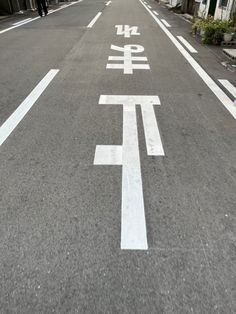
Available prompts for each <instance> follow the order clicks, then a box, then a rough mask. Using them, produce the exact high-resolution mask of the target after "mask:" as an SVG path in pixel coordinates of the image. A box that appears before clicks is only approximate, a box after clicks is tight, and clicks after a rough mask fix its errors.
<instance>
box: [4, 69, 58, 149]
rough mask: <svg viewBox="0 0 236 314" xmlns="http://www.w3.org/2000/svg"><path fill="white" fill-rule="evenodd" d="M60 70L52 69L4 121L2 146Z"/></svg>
mask: <svg viewBox="0 0 236 314" xmlns="http://www.w3.org/2000/svg"><path fill="white" fill-rule="evenodd" d="M58 72H59V70H55V69H52V70H50V71H49V72H48V73H47V74H46V76H45V77H44V78H43V79H42V80H41V81H40V82H39V83H38V85H37V86H36V87H35V88H34V89H33V90H32V92H31V93H30V94H29V96H28V97H27V98H26V99H25V100H24V101H23V102H22V103H21V104H20V105H19V107H18V108H17V109H16V110H15V111H14V112H13V114H12V115H11V116H10V117H9V118H8V119H7V120H6V121H5V122H4V123H3V125H2V126H1V128H0V146H1V145H2V143H3V142H4V141H5V140H6V139H7V138H8V136H9V135H10V134H11V133H12V131H13V130H14V129H15V127H16V126H17V125H18V124H19V123H20V121H21V120H22V119H23V118H24V116H25V115H26V114H27V112H28V111H29V110H30V109H31V107H32V106H33V105H34V103H35V102H36V101H37V99H38V98H39V97H40V95H41V94H42V93H43V92H44V90H45V89H46V88H47V86H48V85H49V83H50V82H51V81H52V80H53V78H54V77H55V75H56V74H57V73H58Z"/></svg>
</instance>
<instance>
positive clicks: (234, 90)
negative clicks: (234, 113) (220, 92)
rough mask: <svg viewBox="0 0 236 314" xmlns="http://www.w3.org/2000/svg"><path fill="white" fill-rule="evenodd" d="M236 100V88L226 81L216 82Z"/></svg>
mask: <svg viewBox="0 0 236 314" xmlns="http://www.w3.org/2000/svg"><path fill="white" fill-rule="evenodd" d="M218 81H219V82H220V83H221V84H222V85H223V86H224V87H225V88H226V89H227V90H228V91H229V92H230V93H231V94H232V95H233V97H234V98H236V87H234V85H233V84H231V83H230V82H229V81H228V80H218Z"/></svg>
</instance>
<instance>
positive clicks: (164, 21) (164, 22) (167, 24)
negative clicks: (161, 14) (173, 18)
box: [161, 19, 171, 27]
mask: <svg viewBox="0 0 236 314" xmlns="http://www.w3.org/2000/svg"><path fill="white" fill-rule="evenodd" d="M161 21H162V23H163V24H164V25H165V26H166V27H171V25H170V24H169V23H168V22H167V21H166V20H165V19H161Z"/></svg>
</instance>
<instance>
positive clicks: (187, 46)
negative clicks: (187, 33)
mask: <svg viewBox="0 0 236 314" xmlns="http://www.w3.org/2000/svg"><path fill="white" fill-rule="evenodd" d="M177 38H178V39H179V40H180V41H181V42H182V43H183V44H184V45H185V47H186V48H187V49H188V50H189V51H190V52H192V53H197V50H196V49H194V48H193V46H192V45H191V44H190V43H189V42H188V41H187V40H186V39H184V37H182V36H177Z"/></svg>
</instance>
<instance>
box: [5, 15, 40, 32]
mask: <svg viewBox="0 0 236 314" xmlns="http://www.w3.org/2000/svg"><path fill="white" fill-rule="evenodd" d="M40 18H41V17H40V16H37V17H35V18H33V19H31V20H30V21H26V22H23V23H21V24H18V25H15V26H11V27H9V28H6V29H3V30H1V31H0V34H3V33H6V32H8V31H10V30H12V29H14V28H17V27H20V26H22V25H25V24H28V23H31V22H33V21H35V20H38V19H40Z"/></svg>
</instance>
